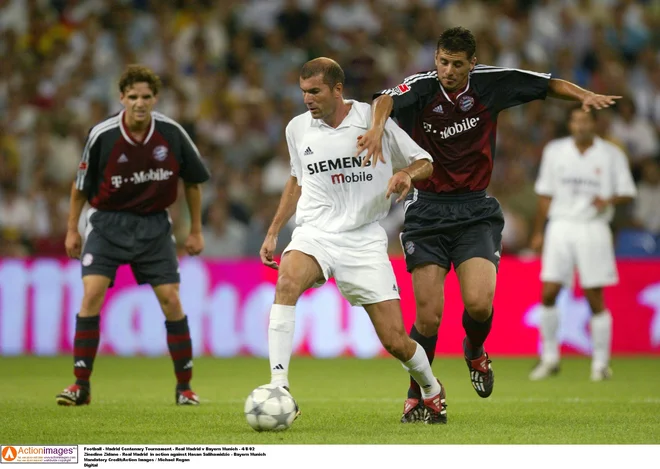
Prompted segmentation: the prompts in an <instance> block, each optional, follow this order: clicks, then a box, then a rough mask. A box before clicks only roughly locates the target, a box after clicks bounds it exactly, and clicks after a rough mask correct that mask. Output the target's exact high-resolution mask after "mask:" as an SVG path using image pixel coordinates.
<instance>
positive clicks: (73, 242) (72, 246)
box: [64, 230, 82, 259]
mask: <svg viewBox="0 0 660 469" xmlns="http://www.w3.org/2000/svg"><path fill="white" fill-rule="evenodd" d="M81 246H82V237H81V236H80V233H78V231H77V230H76V231H67V232H66V239H65V240H64V249H65V250H66V255H67V256H69V257H70V258H71V259H80V248H81Z"/></svg>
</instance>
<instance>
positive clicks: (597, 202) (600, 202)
mask: <svg viewBox="0 0 660 469" xmlns="http://www.w3.org/2000/svg"><path fill="white" fill-rule="evenodd" d="M591 204H592V205H593V206H594V207H596V210H598V211H599V212H602V211H603V210H605V209H606V208H607V207H608V206H609V205H610V203H609V201H607V200H605V199H601V198H600V197H596V198H594V200H593V201H592V202H591Z"/></svg>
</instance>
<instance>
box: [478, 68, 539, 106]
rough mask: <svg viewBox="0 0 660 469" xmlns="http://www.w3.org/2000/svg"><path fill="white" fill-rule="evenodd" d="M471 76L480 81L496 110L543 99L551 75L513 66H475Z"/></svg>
mask: <svg viewBox="0 0 660 469" xmlns="http://www.w3.org/2000/svg"><path fill="white" fill-rule="evenodd" d="M472 73H473V76H476V77H478V79H479V80H480V81H481V82H482V86H483V88H484V89H485V92H486V93H488V94H490V95H491V97H490V98H491V99H489V100H488V101H490V102H491V103H492V107H493V108H494V110H495V111H496V112H500V111H503V110H505V109H508V108H510V107H513V106H518V105H520V104H525V103H528V102H530V101H534V100H536V99H545V98H546V96H547V95H548V86H549V85H550V79H551V78H552V76H551V75H550V74H549V73H538V72H532V71H529V70H519V69H515V68H500V67H488V66H477V67H475V69H474V70H473V72H472Z"/></svg>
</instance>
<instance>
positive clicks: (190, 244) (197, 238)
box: [184, 233, 204, 256]
mask: <svg viewBox="0 0 660 469" xmlns="http://www.w3.org/2000/svg"><path fill="white" fill-rule="evenodd" d="M184 247H185V248H186V252H187V253H188V254H189V255H191V256H196V255H198V254H199V253H201V252H202V251H203V250H204V235H203V234H202V233H190V234H189V235H188V237H187V238H186V242H185V244H184Z"/></svg>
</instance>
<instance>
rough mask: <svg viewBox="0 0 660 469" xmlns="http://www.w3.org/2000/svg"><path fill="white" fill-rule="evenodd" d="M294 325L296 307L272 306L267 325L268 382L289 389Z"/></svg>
mask: <svg viewBox="0 0 660 469" xmlns="http://www.w3.org/2000/svg"><path fill="white" fill-rule="evenodd" d="M295 325H296V307H295V306H287V305H278V304H274V305H273V307H272V308H271V310H270V321H269V323H268V357H269V359H270V373H271V374H270V376H271V379H270V382H271V384H275V385H277V386H285V387H286V388H288V387H289V363H290V362H291V354H292V353H293V333H294V331H295Z"/></svg>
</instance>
